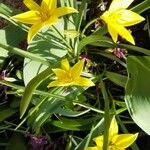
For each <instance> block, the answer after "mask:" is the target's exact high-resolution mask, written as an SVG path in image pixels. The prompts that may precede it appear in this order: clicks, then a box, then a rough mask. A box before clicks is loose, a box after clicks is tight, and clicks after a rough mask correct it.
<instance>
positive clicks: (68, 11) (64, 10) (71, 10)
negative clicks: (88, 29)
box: [54, 7, 78, 17]
mask: <svg viewBox="0 0 150 150" xmlns="http://www.w3.org/2000/svg"><path fill="white" fill-rule="evenodd" d="M75 12H76V13H77V12H78V11H77V10H76V9H74V8H72V7H59V8H56V9H55V11H54V14H55V15H56V16H57V17H61V16H64V15H67V14H71V13H75Z"/></svg>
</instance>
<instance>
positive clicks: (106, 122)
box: [101, 81, 110, 150]
mask: <svg viewBox="0 0 150 150" xmlns="http://www.w3.org/2000/svg"><path fill="white" fill-rule="evenodd" d="M101 89H102V94H103V98H104V105H105V108H104V110H105V114H104V141H103V150H108V146H109V141H108V140H109V126H110V116H109V98H108V95H107V92H106V88H105V85H104V83H103V81H101Z"/></svg>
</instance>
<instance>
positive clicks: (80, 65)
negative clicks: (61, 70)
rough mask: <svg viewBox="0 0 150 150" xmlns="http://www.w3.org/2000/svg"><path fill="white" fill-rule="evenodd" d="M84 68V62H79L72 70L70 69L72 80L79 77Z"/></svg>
mask: <svg viewBox="0 0 150 150" xmlns="http://www.w3.org/2000/svg"><path fill="white" fill-rule="evenodd" d="M83 67H84V60H79V61H78V62H77V63H76V64H75V65H74V66H73V67H72V68H71V76H72V78H73V79H75V78H78V77H80V74H81V72H82V70H83Z"/></svg>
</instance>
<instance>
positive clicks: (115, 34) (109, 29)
mask: <svg viewBox="0 0 150 150" xmlns="http://www.w3.org/2000/svg"><path fill="white" fill-rule="evenodd" d="M108 32H109V33H110V35H111V37H112V39H113V41H114V42H115V43H116V42H117V39H118V33H117V31H116V30H115V29H114V28H113V26H112V25H110V24H108Z"/></svg>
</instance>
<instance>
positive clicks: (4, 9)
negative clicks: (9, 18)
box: [0, 3, 12, 15]
mask: <svg viewBox="0 0 150 150" xmlns="http://www.w3.org/2000/svg"><path fill="white" fill-rule="evenodd" d="M0 13H2V14H5V15H11V13H12V10H11V9H10V8H9V7H7V6H6V5H5V4H3V3H0Z"/></svg>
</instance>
